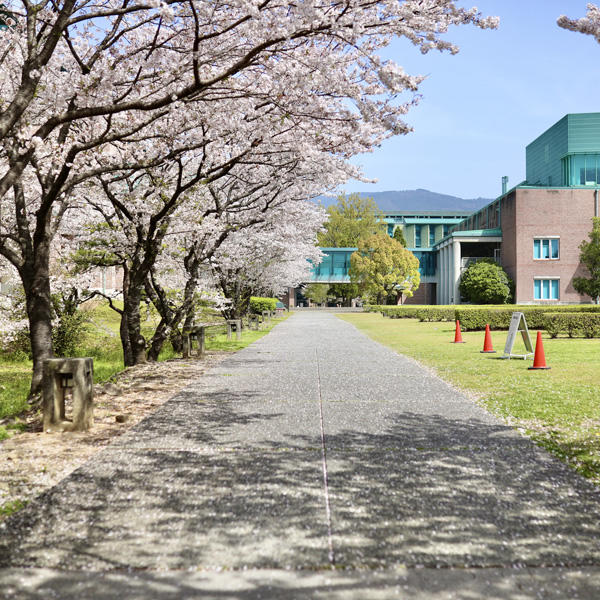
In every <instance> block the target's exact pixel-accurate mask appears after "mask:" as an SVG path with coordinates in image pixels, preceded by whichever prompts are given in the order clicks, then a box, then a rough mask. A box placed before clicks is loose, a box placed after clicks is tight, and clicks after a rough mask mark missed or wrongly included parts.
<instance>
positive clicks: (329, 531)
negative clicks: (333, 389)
mask: <svg viewBox="0 0 600 600" xmlns="http://www.w3.org/2000/svg"><path fill="white" fill-rule="evenodd" d="M315 360H316V363H317V390H318V395H319V424H320V427H321V464H322V467H323V485H324V488H325V515H326V518H327V544H328V546H329V562H330V563H331V564H332V565H335V552H334V550H333V534H332V527H331V503H330V499H329V476H328V473H327V447H326V445H325V424H324V419H323V395H322V394H321V369H320V368H319V353H318V351H317V349H316V348H315Z"/></svg>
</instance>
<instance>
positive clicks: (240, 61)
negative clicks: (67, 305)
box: [0, 0, 495, 392]
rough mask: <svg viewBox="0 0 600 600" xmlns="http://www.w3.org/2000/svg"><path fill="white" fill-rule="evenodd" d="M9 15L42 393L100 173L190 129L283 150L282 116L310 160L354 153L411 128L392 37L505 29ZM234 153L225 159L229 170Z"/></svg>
mask: <svg viewBox="0 0 600 600" xmlns="http://www.w3.org/2000/svg"><path fill="white" fill-rule="evenodd" d="M7 9H8V10H9V12H10V14H11V15H12V16H14V23H13V22H11V24H10V27H8V28H7V29H3V30H2V32H1V33H0V98H2V101H1V103H0V141H1V142H2V144H1V145H0V203H1V204H0V210H1V212H0V254H2V255H3V256H4V257H5V258H7V259H8V260H9V261H10V262H11V263H12V264H13V265H14V266H15V267H16V268H17V270H18V272H19V275H20V277H21V279H22V282H23V287H24V289H25V294H26V300H27V312H28V318H29V321H30V331H31V336H32V348H33V353H34V377H33V380H32V392H36V391H37V390H39V387H40V383H41V364H42V361H43V359H44V358H46V357H48V356H51V355H52V344H51V335H50V333H51V331H50V328H51V310H50V288H49V275H48V270H49V260H50V248H51V245H52V239H53V236H54V235H55V234H56V231H57V230H58V227H59V226H60V221H61V219H62V218H63V216H64V215H65V214H66V211H67V210H68V208H69V206H70V205H71V202H72V201H73V199H74V197H76V196H77V194H79V193H81V192H80V191H79V190H81V188H82V187H83V186H85V184H86V182H87V181H88V180H90V178H92V177H101V176H104V179H103V181H104V182H105V183H106V182H112V180H111V179H108V178H107V174H109V173H116V172H118V173H123V172H124V171H127V170H128V169H129V168H130V167H132V168H133V169H134V170H137V171H139V170H140V169H141V168H156V167H157V166H158V165H159V164H162V161H163V160H164V159H165V156H166V155H167V154H168V152H167V150H169V151H171V152H172V153H173V155H172V157H171V158H172V160H177V156H178V151H177V150H176V149H175V148H174V147H173V145H174V144H175V145H176V146H178V147H179V146H180V145H181V144H183V145H185V144H186V143H188V140H186V139H185V138H186V135H188V134H189V135H192V132H193V135H194V139H193V140H189V144H191V145H194V144H195V145H196V146H195V147H196V148H199V147H200V146H201V145H202V144H203V143H205V142H206V139H205V137H200V138H198V137H197V135H198V131H199V128H198V127H186V126H184V127H183V130H182V129H181V124H182V123H194V124H197V123H203V122H210V123H211V125H212V126H213V131H215V132H220V133H224V132H231V131H236V132H237V133H238V134H240V133H241V131H246V132H248V133H249V135H248V137H247V138H246V139H247V144H248V146H249V147H251V148H256V147H260V146H261V145H263V143H264V140H265V139H268V140H269V142H268V144H265V146H266V147H267V150H266V152H267V153H273V152H277V150H276V149H274V147H273V144H272V142H273V136H272V135H269V133H270V132H272V128H273V127H274V126H275V125H276V124H279V129H278V133H279V134H280V135H281V136H282V137H283V138H285V137H286V131H287V137H292V136H294V135H296V134H298V132H302V133H303V136H302V143H301V144H299V145H298V146H297V148H298V151H299V152H301V153H303V154H305V155H306V156H307V157H309V158H310V159H312V160H321V159H322V155H323V153H327V152H328V153H331V154H332V155H333V156H335V157H336V159H337V160H338V161H340V162H341V161H344V160H346V159H348V158H349V157H351V156H353V155H354V154H356V153H358V152H363V151H369V150H370V149H371V148H372V147H373V146H374V145H376V144H379V143H381V141H382V140H384V139H385V138H386V137H389V136H390V135H394V134H399V133H406V132H407V131H409V127H408V126H407V125H406V123H405V122H404V120H403V117H404V114H405V113H406V112H407V110H408V109H409V107H410V106H411V105H412V104H413V103H414V102H416V100H417V96H416V95H415V94H416V91H417V89H418V85H419V83H420V82H421V81H422V78H421V77H418V76H417V77H415V76H410V75H408V74H407V73H405V72H404V71H403V69H402V68H401V67H398V66H397V65H395V64H393V63H392V62H389V61H384V60H382V59H381V58H380V56H379V53H380V51H381V50H382V49H383V48H384V47H385V46H386V45H388V44H389V43H390V41H391V40H392V39H393V37H394V36H403V37H406V38H408V39H409V40H410V41H411V42H412V43H414V44H415V45H416V46H418V47H419V48H420V49H421V50H422V51H423V52H427V51H429V50H431V49H438V50H448V51H450V52H455V51H456V48H455V47H454V46H453V45H452V44H451V43H450V42H448V41H446V40H445V39H444V38H443V34H444V33H446V32H447V30H448V28H449V27H450V26H451V25H459V24H467V23H472V24H474V25H476V26H478V27H483V28H485V27H493V26H495V20H493V19H486V18H483V17H482V16H481V15H480V14H479V13H478V12H477V11H476V10H474V9H471V10H467V9H463V8H460V7H458V6H457V4H456V2H454V1H453V0H431V1H429V2H426V3H424V2H422V1H421V0H405V1H403V2H398V3H386V2H382V1H379V2H370V1H369V2H367V1H366V0H363V1H359V2H356V3H352V4H351V5H347V4H332V5H327V6H323V5H322V4H321V3H318V2H315V1H314V0H306V1H305V2H301V3H290V2H283V3H279V4H272V3H268V2H266V3H262V4H258V5H257V4H256V3H255V2H254V1H252V0H240V1H239V2H237V3H235V4H234V5H231V4H227V5H218V4H215V3H213V2H192V1H188V0H185V1H179V0H167V1H166V2H163V3H159V2H156V1H154V0H151V1H149V2H136V1H133V2H131V1H130V0H121V1H119V0H102V1H101V2H100V1H98V2H96V1H94V0H80V1H77V0H63V1H62V2H60V1H59V2H54V3H49V2H47V3H41V4H35V5H33V4H31V3H29V2H25V1H22V2H21V1H18V0H13V1H12V2H9V3H8V4H7ZM3 22H4V21H3ZM404 92H408V94H409V96H408V98H406V97H404V96H403V94H404ZM306 115H310V116H311V118H310V119H306V118H305V117H306ZM316 123H318V127H315V124H316ZM308 124H310V126H311V127H312V128H313V129H312V130H311V131H308V130H303V127H306V126H307V125H308ZM284 126H285V127H284ZM216 139H218V135H217V137H215V138H214V139H213V141H214V140H216ZM240 139H241V136H240V135H238V140H240ZM150 140H153V143H150ZM311 141H312V143H311ZM119 144H121V145H120V146H119ZM189 144H188V145H189ZM231 150H232V149H231V148H224V150H223V152H224V154H223V155H222V156H221V157H220V160H217V159H215V164H219V165H221V167H223V165H225V164H226V163H227V162H228V154H227V152H230V151H231ZM234 153H235V154H234V156H239V153H237V152H236V151H235V150H234ZM350 170H351V169H350V167H348V166H346V171H347V172H348V171H350ZM222 174H225V171H223V172H222ZM215 179H216V177H212V179H211V180H215ZM187 189H190V188H187ZM182 193H183V192H182ZM125 208H128V207H127V206H125ZM132 301H133V300H132ZM127 329H128V330H129V325H128V326H127ZM128 335H129V337H130V338H132V337H133V338H135V336H134V335H133V333H132V331H130V330H129V333H128ZM138 345H139V344H138V341H136V340H135V339H134V346H135V347H137V346H138ZM132 353H133V354H134V355H135V354H136V350H135V349H133V350H132Z"/></svg>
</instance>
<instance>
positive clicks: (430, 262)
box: [413, 252, 437, 277]
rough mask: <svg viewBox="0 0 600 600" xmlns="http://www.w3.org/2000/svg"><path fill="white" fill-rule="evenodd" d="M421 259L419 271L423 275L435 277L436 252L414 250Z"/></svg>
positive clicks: (419, 259)
mask: <svg viewBox="0 0 600 600" xmlns="http://www.w3.org/2000/svg"><path fill="white" fill-rule="evenodd" d="M413 254H414V255H415V257H416V258H417V259H418V261H419V273H420V274H421V276H422V277H433V276H434V275H435V266H436V262H437V261H436V256H437V253H436V252H413Z"/></svg>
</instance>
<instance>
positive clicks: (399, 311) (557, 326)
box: [369, 305, 600, 338]
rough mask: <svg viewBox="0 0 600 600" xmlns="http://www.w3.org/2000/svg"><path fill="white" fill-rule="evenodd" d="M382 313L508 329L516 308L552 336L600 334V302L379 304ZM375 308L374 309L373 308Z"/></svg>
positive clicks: (470, 328)
mask: <svg viewBox="0 0 600 600" xmlns="http://www.w3.org/2000/svg"><path fill="white" fill-rule="evenodd" d="M369 308H371V309H373V308H377V309H378V311H379V312H381V314H382V315H383V316H386V317H390V318H393V319H400V318H412V319H419V320H420V321H454V320H459V321H460V325H461V329H462V330H463V331H482V330H484V329H485V326H486V325H489V326H490V329H496V330H498V329H500V330H506V329H508V328H509V326H510V321H511V319H512V315H513V312H515V311H518V312H522V313H523V314H524V315H525V319H526V321H527V326H528V327H529V328H530V329H543V330H545V331H547V332H548V334H549V335H550V337H556V336H557V335H559V334H566V335H568V336H569V337H575V336H583V337H587V338H592V337H600V306H598V305H574V306H569V305H564V306H537V305H535V306H534V305H525V306H518V305H512V306H507V305H504V306H501V307H500V306H499V307H491V306H461V307H460V308H457V307H451V306H436V307H432V306H428V307H425V306H377V307H369ZM371 312H373V310H371Z"/></svg>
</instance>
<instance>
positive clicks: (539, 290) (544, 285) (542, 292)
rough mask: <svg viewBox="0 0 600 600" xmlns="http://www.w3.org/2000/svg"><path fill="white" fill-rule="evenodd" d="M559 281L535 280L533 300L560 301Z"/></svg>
mask: <svg viewBox="0 0 600 600" xmlns="http://www.w3.org/2000/svg"><path fill="white" fill-rule="evenodd" d="M558 282H559V280H558V279H534V280H533V299H534V300H558V299H559V293H558Z"/></svg>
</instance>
